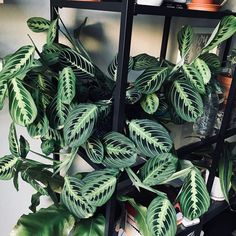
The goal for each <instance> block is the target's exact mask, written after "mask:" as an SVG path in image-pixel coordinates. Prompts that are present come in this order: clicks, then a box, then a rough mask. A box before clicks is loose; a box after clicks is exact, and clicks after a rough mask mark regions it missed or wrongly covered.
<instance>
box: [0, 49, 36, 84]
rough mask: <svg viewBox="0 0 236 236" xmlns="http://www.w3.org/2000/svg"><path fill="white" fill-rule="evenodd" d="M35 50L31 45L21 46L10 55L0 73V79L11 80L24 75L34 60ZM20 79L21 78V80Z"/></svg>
mask: <svg viewBox="0 0 236 236" xmlns="http://www.w3.org/2000/svg"><path fill="white" fill-rule="evenodd" d="M34 52H35V48H34V47H33V46H31V45H27V46H23V47H21V48H20V49H19V50H17V51H16V52H15V53H14V54H12V55H11V56H10V57H9V58H8V59H7V61H6V63H5V64H4V67H3V69H2V71H0V78H1V80H2V79H11V78H14V77H17V76H18V75H22V74H26V72H27V71H28V70H29V68H30V66H31V65H32V63H33V60H34ZM21 79H22V78H21Z"/></svg>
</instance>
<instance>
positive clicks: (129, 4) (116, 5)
mask: <svg viewBox="0 0 236 236" xmlns="http://www.w3.org/2000/svg"><path fill="white" fill-rule="evenodd" d="M59 8H75V9H86V10H94V11H105V12H120V13H121V22H120V39H119V52H118V62H119V63H118V75H117V84H116V90H115V96H114V115H113V131H116V132H121V133H122V132H123V128H124V121H125V120H124V119H125V114H124V111H125V90H126V85H127V77H128V64H129V54H130V45H131V37H132V25H133V17H134V16H135V15H156V16H164V17H165V23H164V27H163V37H162V47H161V53H160V58H161V59H165V57H166V52H167V47H168V38H169V35H170V27H171V21H172V18H173V17H185V18H205V19H214V20H219V19H221V18H222V17H224V16H227V15H235V16H236V13H232V12H231V11H222V12H207V11H195V10H187V9H171V8H164V7H153V6H144V5H138V4H136V2H135V0H122V2H86V1H75V0H50V15H51V20H54V19H56V17H57V12H58V10H59ZM57 33H58V32H57ZM56 42H58V34H57V37H56ZM231 43H232V38H230V39H228V40H227V42H226V47H225V50H224V55H223V59H225V58H226V56H227V55H228V52H229V50H230V47H231ZM234 94H236V72H234V79H233V82H232V85H231V89H230V94H229V98H228V102H227V105H226V109H225V114H224V118H223V121H222V125H221V128H220V132H219V134H217V135H214V136H212V137H209V138H207V139H203V140H201V141H199V142H196V143H193V144H190V145H187V146H185V147H181V148H180V149H179V150H177V154H178V155H181V159H184V158H186V155H187V154H188V153H189V152H191V151H193V150H195V149H196V148H200V147H204V146H207V145H209V144H214V143H216V147H215V155H216V158H215V159H214V161H213V163H212V166H211V170H210V176H209V179H208V183H207V188H208V191H209V192H210V190H211V187H212V184H213V180H214V177H215V173H216V168H217V166H218V162H219V157H220V153H221V151H222V147H223V143H224V140H225V139H226V138H228V137H230V136H232V135H234V134H236V128H234V129H227V124H228V123H229V119H230V112H231V106H232V104H233V99H234ZM80 154H81V156H82V158H83V159H85V160H86V161H87V162H88V163H89V164H92V163H90V162H89V160H88V158H87V157H86V155H84V153H80ZM55 158H58V157H56V156H55ZM93 167H94V168H95V169H101V168H102V166H101V165H93ZM130 186H131V182H130V180H129V179H126V180H124V181H120V182H119V183H118V185H117V190H116V191H115V194H114V195H113V196H112V198H111V199H110V201H109V202H108V203H107V205H106V228H105V236H115V235H117V233H116V232H115V212H116V210H115V206H116V194H117V193H121V192H122V191H123V192H124V191H126V192H127V187H130ZM125 189H126V190H125ZM223 206H224V207H221V208H220V209H223V208H224V209H226V206H225V204H224V205H223ZM214 207H215V205H214V204H213V205H212V206H211V208H210V209H209V211H208V212H207V213H206V214H205V215H204V217H202V219H201V223H200V224H199V225H197V226H194V227H193V228H191V232H192V231H195V232H196V233H197V235H199V232H200V231H201V228H202V225H203V224H204V223H205V222H206V221H208V220H209V219H210V216H211V217H212V216H213V217H214V216H216V214H219V212H221V211H219V208H217V209H216V210H214ZM187 231H188V230H187ZM187 231H186V229H185V231H182V232H181V233H183V232H184V233H185V234H186V232H187ZM185 234H179V233H177V235H178V236H180V235H185Z"/></svg>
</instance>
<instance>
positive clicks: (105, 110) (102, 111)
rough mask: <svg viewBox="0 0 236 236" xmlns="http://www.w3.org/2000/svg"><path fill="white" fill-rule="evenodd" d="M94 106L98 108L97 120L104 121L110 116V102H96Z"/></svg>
mask: <svg viewBox="0 0 236 236" xmlns="http://www.w3.org/2000/svg"><path fill="white" fill-rule="evenodd" d="M95 105H96V106H97V108H98V118H99V119H104V118H106V117H107V116H108V115H109V114H110V112H111V108H112V102H111V101H110V100H101V101H98V102H96V103H95Z"/></svg>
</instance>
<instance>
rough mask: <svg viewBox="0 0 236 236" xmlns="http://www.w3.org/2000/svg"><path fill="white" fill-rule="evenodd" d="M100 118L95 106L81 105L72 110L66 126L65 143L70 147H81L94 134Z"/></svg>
mask: <svg viewBox="0 0 236 236" xmlns="http://www.w3.org/2000/svg"><path fill="white" fill-rule="evenodd" d="M97 117H98V108H97V106H95V105H93V104H80V105H78V106H75V107H74V108H73V109H71V110H70V112H69V114H68V117H67V119H66V121H65V126H64V138H65V142H66V144H67V145H68V146H70V147H79V146H80V145H82V144H83V143H85V142H86V141H87V139H88V138H89V137H90V136H91V134H92V132H93V128H94V125H95V123H96V121H97Z"/></svg>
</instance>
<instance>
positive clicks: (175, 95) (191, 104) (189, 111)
mask: <svg viewBox="0 0 236 236" xmlns="http://www.w3.org/2000/svg"><path fill="white" fill-rule="evenodd" d="M169 98H170V101H171V103H172V105H173V107H174V109H175V111H176V113H177V114H178V115H179V116H180V117H181V118H182V119H183V120H185V121H188V122H195V121H196V120H197V118H198V117H200V116H201V115H202V113H203V102H202V98H201V96H200V94H199V93H198V92H197V91H195V89H194V88H193V86H192V85H191V84H190V83H189V82H187V81H186V80H175V81H174V83H173V84H172V87H171V89H170V91H169Z"/></svg>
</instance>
